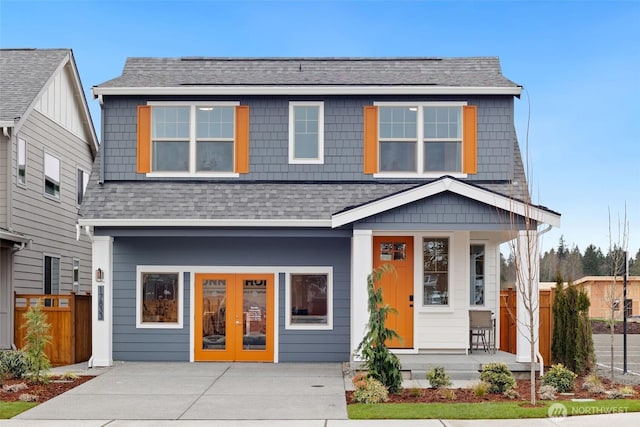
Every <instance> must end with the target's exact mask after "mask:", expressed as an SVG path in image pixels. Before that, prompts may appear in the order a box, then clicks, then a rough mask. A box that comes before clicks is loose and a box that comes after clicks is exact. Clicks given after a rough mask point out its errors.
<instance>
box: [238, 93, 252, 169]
mask: <svg viewBox="0 0 640 427" xmlns="http://www.w3.org/2000/svg"><path fill="white" fill-rule="evenodd" d="M235 171H236V172H237V173H249V106H248V105H238V106H237V107H236V170H235Z"/></svg>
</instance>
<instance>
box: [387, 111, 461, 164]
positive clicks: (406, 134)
mask: <svg viewBox="0 0 640 427" xmlns="http://www.w3.org/2000/svg"><path fill="white" fill-rule="evenodd" d="M376 105H378V107H379V118H378V138H379V147H378V149H379V168H378V171H379V173H381V174H384V173H390V174H398V173H405V174H406V173H418V174H430V173H434V174H442V173H462V160H463V152H462V136H463V132H462V116H463V115H462V107H463V105H466V104H465V103H416V104H404V103H402V104H400V103H377V104H376Z"/></svg>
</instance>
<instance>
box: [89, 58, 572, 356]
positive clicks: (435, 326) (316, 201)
mask: <svg viewBox="0 0 640 427" xmlns="http://www.w3.org/2000/svg"><path fill="white" fill-rule="evenodd" d="M520 91H521V87H520V86H518V85H517V84H515V83H513V82H511V81H510V80H508V79H506V78H505V77H504V76H503V75H502V72H501V69H500V65H499V61H498V59H497V58H251V59H240V58H199V57H197V58H193V57H190V58H130V59H128V60H127V62H126V64H125V67H124V71H123V73H122V75H121V76H119V77H117V78H115V79H113V80H110V81H107V82H105V83H102V84H100V85H98V86H95V87H93V94H94V96H95V97H96V98H98V99H99V101H100V104H101V106H102V123H103V130H104V133H103V135H104V138H103V141H102V150H101V156H100V157H99V160H98V161H96V164H95V166H94V170H93V174H92V180H91V182H90V183H89V188H88V190H87V195H86V197H85V203H83V206H82V208H81V216H80V219H79V224H80V225H81V226H82V227H83V229H84V230H85V231H86V233H87V234H88V235H90V236H91V238H92V241H93V270H94V271H95V272H96V277H95V278H94V282H93V295H94V297H95V298H94V319H93V321H94V323H93V327H94V329H93V360H92V363H93V364H94V365H95V366H101V365H110V364H112V362H113V360H173V361H208V360H226V361H229V360H233V361H245V360H254V361H269V362H278V361H283V362H284V361H295V362H302V361H347V360H351V358H352V354H353V351H354V350H355V349H356V348H357V346H358V344H359V343H360V341H361V339H362V337H363V333H364V331H365V327H366V323H367V319H368V311H367V276H368V275H369V274H370V273H371V271H372V269H373V268H375V267H377V266H379V265H382V264H387V263H389V264H392V265H393V266H394V267H395V271H396V274H390V275H387V276H385V279H384V280H383V283H382V284H381V286H383V290H384V299H385V301H386V302H387V303H389V304H390V305H392V306H394V307H395V308H396V309H397V310H398V313H397V315H396V316H394V317H392V318H390V319H389V326H391V327H393V328H395V329H396V330H397V331H398V333H399V334H400V335H401V336H402V340H398V341H396V342H392V343H390V345H391V347H393V348H394V351H397V352H398V353H416V354H417V353H422V352H427V353H428V352H431V353H433V352H437V353H462V354H464V353H466V352H468V351H469V310H470V309H476V308H484V309H488V310H493V311H494V312H496V313H497V312H498V310H499V285H500V284H499V281H500V280H499V277H500V271H499V270H500V261H499V260H500V256H499V245H500V244H501V243H503V242H505V241H507V240H509V239H512V238H514V237H519V238H521V239H522V238H523V231H522V230H523V229H524V228H525V227H524V225H523V224H524V221H523V219H524V216H525V215H526V216H527V217H529V218H532V220H533V221H534V223H536V224H538V225H542V224H548V225H553V226H558V225H559V221H560V216H559V214H557V213H555V212H553V211H550V210H548V209H546V208H544V207H541V206H533V205H531V204H529V203H526V201H527V200H528V199H529V198H528V194H527V184H526V177H525V173H524V168H523V166H522V160H521V154H520V151H519V148H518V142H517V138H516V133H515V129H514V97H517V96H519V95H520ZM498 327H499V325H498ZM523 347H524V349H523V351H522V355H521V356H522V357H521V360H524V359H526V357H527V355H528V350H527V347H526V346H523Z"/></svg>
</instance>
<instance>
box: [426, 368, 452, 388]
mask: <svg viewBox="0 0 640 427" xmlns="http://www.w3.org/2000/svg"><path fill="white" fill-rule="evenodd" d="M427 379H428V380H429V384H431V388H441V387H449V386H450V385H451V379H449V374H447V373H446V372H445V371H444V368H443V367H442V366H436V367H435V368H433V369H432V370H430V371H429V372H427Z"/></svg>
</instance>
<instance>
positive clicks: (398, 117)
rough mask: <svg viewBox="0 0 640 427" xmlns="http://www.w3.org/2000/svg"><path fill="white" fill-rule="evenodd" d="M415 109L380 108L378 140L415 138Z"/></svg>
mask: <svg viewBox="0 0 640 427" xmlns="http://www.w3.org/2000/svg"><path fill="white" fill-rule="evenodd" d="M416 120H417V108H413V107H380V108H379V121H380V127H379V129H380V138H384V139H386V138H415V137H416V123H417V121H416Z"/></svg>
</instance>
